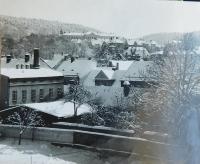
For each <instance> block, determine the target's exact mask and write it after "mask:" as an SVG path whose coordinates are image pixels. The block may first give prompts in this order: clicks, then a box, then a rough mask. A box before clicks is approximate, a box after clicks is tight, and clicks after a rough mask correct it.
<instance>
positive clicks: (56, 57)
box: [42, 54, 68, 68]
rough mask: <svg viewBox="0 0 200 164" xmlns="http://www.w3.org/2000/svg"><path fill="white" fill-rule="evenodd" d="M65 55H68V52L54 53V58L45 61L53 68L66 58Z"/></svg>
mask: <svg viewBox="0 0 200 164" xmlns="http://www.w3.org/2000/svg"><path fill="white" fill-rule="evenodd" d="M65 56H68V54H54V56H53V58H52V59H51V60H45V59H42V60H44V62H45V63H46V64H47V65H48V66H49V67H51V68H54V67H55V66H57V65H58V64H59V63H60V62H61V61H62V60H63V59H64V58H65Z"/></svg>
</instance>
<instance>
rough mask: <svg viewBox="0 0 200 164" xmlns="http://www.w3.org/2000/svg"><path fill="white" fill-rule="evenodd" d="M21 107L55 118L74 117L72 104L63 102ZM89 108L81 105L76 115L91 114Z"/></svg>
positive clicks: (86, 105)
mask: <svg viewBox="0 0 200 164" xmlns="http://www.w3.org/2000/svg"><path fill="white" fill-rule="evenodd" d="M23 106H26V107H29V108H32V109H35V110H37V111H41V112H44V113H48V114H51V115H53V116H56V117H71V116H73V115H74V104H73V103H72V102H64V101H63V100H59V101H54V102H45V103H32V104H24V105H23ZM91 109H92V108H91V106H89V105H88V104H82V105H81V106H80V107H79V108H78V110H77V115H81V114H84V113H88V112H91Z"/></svg>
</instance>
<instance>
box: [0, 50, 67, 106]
mask: <svg viewBox="0 0 200 164" xmlns="http://www.w3.org/2000/svg"><path fill="white" fill-rule="evenodd" d="M0 80H1V81H0V88H1V90H0V97H1V99H0V108H1V110H2V109H5V108H7V107H9V106H14V105H17V104H26V103H35V102H43V101H53V100H56V99H58V98H60V97H62V94H63V87H64V86H63V83H64V76H63V74H62V73H60V72H58V71H55V70H52V69H50V68H40V66H39V50H38V49H35V50H34V60H33V64H31V68H22V69H21V68H18V69H16V68H3V69H1V73H0Z"/></svg>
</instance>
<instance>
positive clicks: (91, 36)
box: [62, 32, 119, 40]
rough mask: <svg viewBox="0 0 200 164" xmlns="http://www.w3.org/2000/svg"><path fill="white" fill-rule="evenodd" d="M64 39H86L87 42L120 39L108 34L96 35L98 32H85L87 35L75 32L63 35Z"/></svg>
mask: <svg viewBox="0 0 200 164" xmlns="http://www.w3.org/2000/svg"><path fill="white" fill-rule="evenodd" d="M62 35H63V36H64V37H66V38H67V39H81V40H83V39H86V40H91V39H109V40H112V39H116V38H119V37H118V36H116V35H113V34H106V33H96V32H85V33H75V32H68V33H64V34H62Z"/></svg>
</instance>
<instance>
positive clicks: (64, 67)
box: [56, 59, 96, 78]
mask: <svg viewBox="0 0 200 164" xmlns="http://www.w3.org/2000/svg"><path fill="white" fill-rule="evenodd" d="M94 69H96V62H95V61H93V60H87V59H76V60H75V61H73V62H72V63H71V61H70V60H66V61H63V62H62V63H61V64H60V65H59V66H58V67H57V68H56V70H57V71H60V72H62V73H63V74H64V75H65V76H67V75H77V74H78V75H79V77H80V78H83V77H84V76H86V75H87V74H88V73H89V72H90V71H91V70H94Z"/></svg>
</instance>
